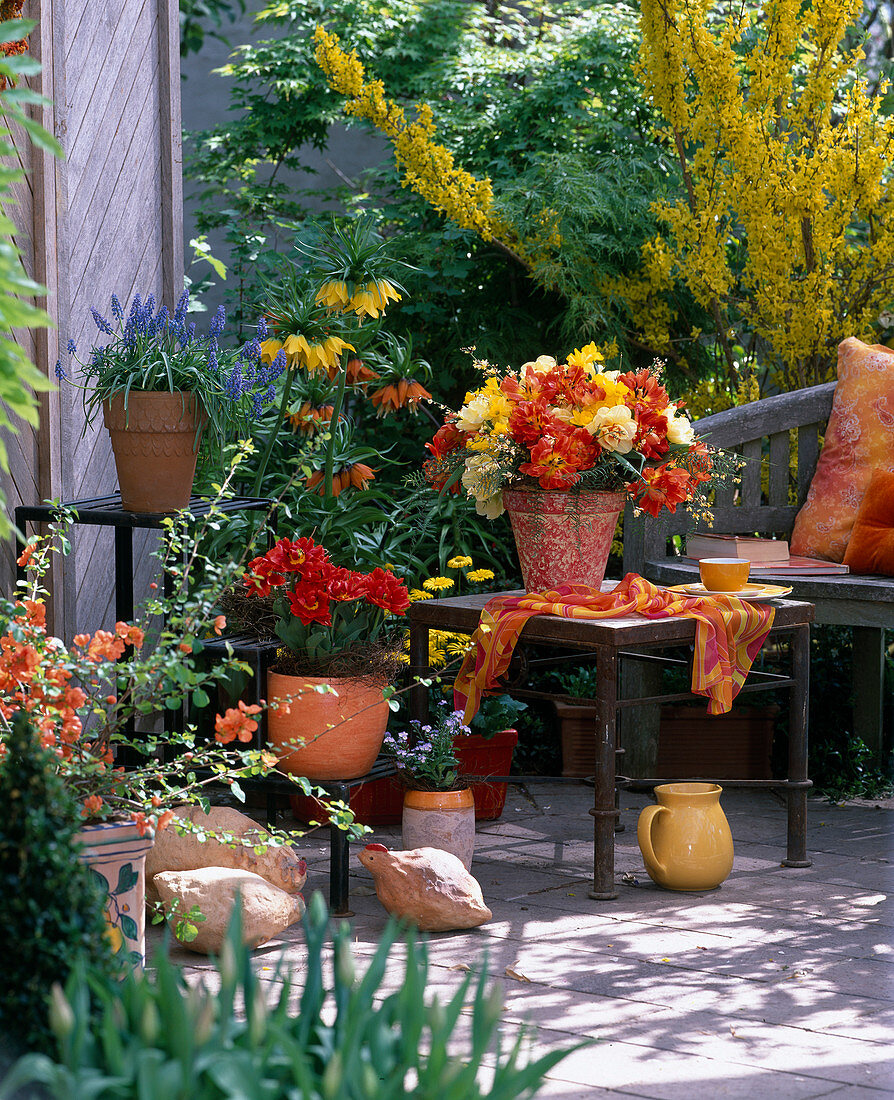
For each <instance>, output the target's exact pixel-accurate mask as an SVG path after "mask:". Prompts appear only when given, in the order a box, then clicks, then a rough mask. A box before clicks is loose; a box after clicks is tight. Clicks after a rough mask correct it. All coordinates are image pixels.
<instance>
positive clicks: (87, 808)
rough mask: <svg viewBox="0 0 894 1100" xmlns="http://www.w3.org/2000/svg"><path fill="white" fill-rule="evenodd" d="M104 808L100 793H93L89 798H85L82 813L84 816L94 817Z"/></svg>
mask: <svg viewBox="0 0 894 1100" xmlns="http://www.w3.org/2000/svg"><path fill="white" fill-rule="evenodd" d="M101 809H102V799H101V798H100V797H99V795H98V794H91V795H90V796H89V798H85V799H84V804H83V806H82V807H81V814H82V815H83V816H84V817H93V816H94V814H98V813H99V811H100V810H101Z"/></svg>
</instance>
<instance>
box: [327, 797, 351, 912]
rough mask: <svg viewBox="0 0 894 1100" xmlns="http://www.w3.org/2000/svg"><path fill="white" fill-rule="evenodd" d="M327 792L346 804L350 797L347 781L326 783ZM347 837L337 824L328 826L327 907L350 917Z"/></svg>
mask: <svg viewBox="0 0 894 1100" xmlns="http://www.w3.org/2000/svg"><path fill="white" fill-rule="evenodd" d="M326 788H327V792H328V794H329V796H330V797H331V798H335V799H338V800H339V801H341V802H344V803H345V804H346V805H347V803H348V800H349V799H350V797H351V788H350V787H349V786H348V784H347V783H327V784H326ZM348 855H349V847H348V837H347V834H346V833H345V831H344V830H343V829H339V828H338V826H337V825H335V824H331V825H330V826H329V908H330V909H331V910H332V915H333V916H334V917H352V916H353V915H354V914H353V913H352V912H351V910H350V909H349V908H348Z"/></svg>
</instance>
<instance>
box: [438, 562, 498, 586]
mask: <svg viewBox="0 0 894 1100" xmlns="http://www.w3.org/2000/svg"><path fill="white" fill-rule="evenodd" d="M447 564H448V565H449V564H450V563H449V562H448V563H447ZM466 579H467V580H470V581H473V582H475V583H476V584H477V583H478V582H479V581H492V580H493V579H494V571H493V569H473V570H472V572H471V573H466Z"/></svg>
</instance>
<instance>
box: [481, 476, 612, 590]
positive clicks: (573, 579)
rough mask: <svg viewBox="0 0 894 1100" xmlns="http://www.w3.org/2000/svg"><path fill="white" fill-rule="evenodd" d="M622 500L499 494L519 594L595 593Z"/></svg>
mask: <svg viewBox="0 0 894 1100" xmlns="http://www.w3.org/2000/svg"><path fill="white" fill-rule="evenodd" d="M626 499H627V498H626V496H625V495H624V494H623V493H589V492H578V493H575V492H560V491H554V492H553V491H547V490H544V489H504V490H503V505H504V507H505V508H506V511H507V512H508V513H509V520H510V522H511V524H512V533H513V535H514V536H515V545H516V548H517V549H518V560H519V564H520V565H521V572H522V580H523V581H524V585H525V590H526V591H528V592H548V591H550V590H551V589H553V588H556V587H557V586H558V585H560V584H588V585H590V586H591V587H593V588H598V587H599V586H600V584H602V581H603V578H604V577H605V567H606V564H607V562H608V555H609V551H610V550H611V545H612V538H613V537H614V533H615V528H616V527H617V524H618V516H619V515H620V514H621V509H622V508H623V507H624V501H625V500H626Z"/></svg>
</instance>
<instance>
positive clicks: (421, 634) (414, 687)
mask: <svg viewBox="0 0 894 1100" xmlns="http://www.w3.org/2000/svg"><path fill="white" fill-rule="evenodd" d="M430 673H431V669H430V667H429V663H428V627H427V626H425V625H424V624H423V623H413V622H411V623H410V677H411V682H410V690H409V711H410V718H411V719H412V720H415V721H417V722H421V723H422V725H425V723H426V722H427V721H428V688H427V687H426V686H425V684H422V683H420V682H419V681H420V679H426V678H427V677H428V676H429V675H430Z"/></svg>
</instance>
